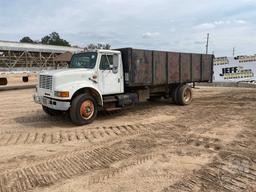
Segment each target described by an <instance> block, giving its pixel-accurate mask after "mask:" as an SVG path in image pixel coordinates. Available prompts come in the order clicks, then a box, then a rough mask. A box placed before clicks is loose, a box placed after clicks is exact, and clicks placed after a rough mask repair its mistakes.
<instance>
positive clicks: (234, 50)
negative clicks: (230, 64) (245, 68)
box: [233, 47, 236, 57]
mask: <svg viewBox="0 0 256 192" xmlns="http://www.w3.org/2000/svg"><path fill="white" fill-rule="evenodd" d="M235 52H236V48H235V47H233V57H235Z"/></svg>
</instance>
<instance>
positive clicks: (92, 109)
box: [69, 94, 98, 125]
mask: <svg viewBox="0 0 256 192" xmlns="http://www.w3.org/2000/svg"><path fill="white" fill-rule="evenodd" d="M97 113H98V106H97V102H96V101H95V99H94V98H93V97H92V96H91V95H88V94H81V95H78V96H76V97H75V98H74V99H73V100H72V102H71V107H70V111H69V115H70V119H71V121H72V122H73V123H74V124H75V125H85V124H89V123H92V122H93V121H94V119H95V118H96V116H97Z"/></svg>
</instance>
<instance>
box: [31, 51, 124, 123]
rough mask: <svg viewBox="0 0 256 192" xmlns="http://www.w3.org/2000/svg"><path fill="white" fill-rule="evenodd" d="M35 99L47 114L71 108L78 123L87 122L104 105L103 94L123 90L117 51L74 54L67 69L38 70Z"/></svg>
mask: <svg viewBox="0 0 256 192" xmlns="http://www.w3.org/2000/svg"><path fill="white" fill-rule="evenodd" d="M36 90H37V91H36V93H35V95H34V101H35V102H36V103H39V104H41V105H42V107H43V110H44V111H45V112H46V113H48V114H50V115H57V114H59V113H60V112H63V111H68V110H69V112H70V117H71V120H72V121H73V122H74V123H75V124H78V125H82V124H87V123H90V122H91V121H92V120H93V119H94V118H95V116H96V115H97V110H98V107H103V96H106V95H113V94H122V93H123V92H124V80H123V65H122V58H121V53H120V51H114V50H96V51H88V52H82V53H78V54H75V55H73V57H72V59H71V62H70V66H69V68H68V69H61V70H53V71H43V72H41V73H40V74H39V77H38V85H37V89H36Z"/></svg>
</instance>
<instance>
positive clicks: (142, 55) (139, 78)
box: [131, 49, 153, 86]
mask: <svg viewBox="0 0 256 192" xmlns="http://www.w3.org/2000/svg"><path fill="white" fill-rule="evenodd" d="M152 64H153V63H152V51H147V50H138V49H133V51H132V71H131V73H132V74H133V75H132V76H133V82H132V83H133V84H136V85H143V86H144V85H152V82H153V77H152Z"/></svg>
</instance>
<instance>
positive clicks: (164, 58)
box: [119, 48, 213, 87]
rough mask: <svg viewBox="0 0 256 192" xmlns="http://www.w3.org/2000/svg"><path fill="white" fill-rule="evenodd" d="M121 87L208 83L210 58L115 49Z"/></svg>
mask: <svg viewBox="0 0 256 192" xmlns="http://www.w3.org/2000/svg"><path fill="white" fill-rule="evenodd" d="M119 50H120V51H121V53H122V58H123V64H124V72H125V85H126V86H130V87H134V86H157V85H166V84H177V83H189V82H208V81H212V70H213V55H205V54H194V53H176V52H164V51H150V50H139V49H132V48H125V49H119Z"/></svg>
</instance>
